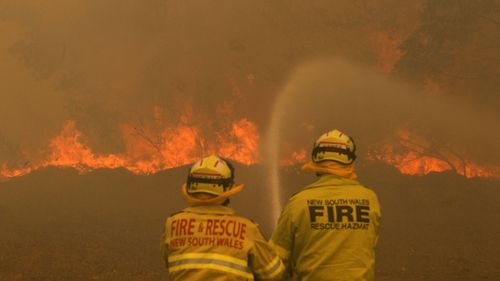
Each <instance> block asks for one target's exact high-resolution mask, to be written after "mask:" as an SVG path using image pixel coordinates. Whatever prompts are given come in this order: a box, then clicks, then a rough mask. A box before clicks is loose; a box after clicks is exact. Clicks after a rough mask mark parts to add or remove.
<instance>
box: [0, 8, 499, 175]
mask: <svg viewBox="0 0 500 281" xmlns="http://www.w3.org/2000/svg"><path fill="white" fill-rule="evenodd" d="M499 15H500V4H499V1H493V0H488V1H468V0H467V1H465V0H461V1H447V0H440V1H432V0H420V1H407V0H402V1H401V0H374V1H313V2H310V1H282V0H274V1H244V0H241V1H229V0H227V1H216V2H214V1H202V0H198V1H190V0H186V1H169V0H163V1H156V0H154V1H139V0H136V1H133V0H125V1H124V0H120V1H115V0H109V1H94V0H91V1H83V2H82V1H76V0H75V1H73V0H50V1H22V0H16V1H8V0H0V75H1V76H0V77H1V83H0V95H1V96H0V100H1V102H0V160H3V161H5V160H8V161H10V162H11V163H14V164H15V165H20V164H19V163H21V164H22V163H23V162H24V161H29V160H30V158H31V157H33V155H36V154H37V153H40V150H43V149H45V147H46V146H47V142H48V140H49V139H50V138H51V137H53V136H54V135H55V134H57V132H58V131H59V130H60V129H61V127H62V125H63V124H64V122H65V121H66V120H68V119H72V120H75V121H76V125H77V127H78V128H79V129H80V130H82V131H83V133H84V134H85V135H86V136H88V140H87V141H88V143H89V145H90V146H91V147H92V148H93V149H94V150H95V151H96V152H98V153H114V152H120V151H123V146H124V144H123V141H122V138H121V136H120V132H119V130H120V125H121V124H124V123H126V124H136V125H137V124H139V125H140V124H144V123H148V122H152V120H154V119H155V118H161V119H162V120H163V121H164V122H165V123H171V124H176V123H177V122H179V116H180V115H181V114H182V113H183V112H185V111H186V108H188V110H191V112H192V113H191V118H190V120H189V122H191V124H194V125H199V126H200V127H201V129H202V131H203V130H205V132H206V133H207V134H209V132H210V131H211V130H212V129H213V128H214V127H215V128H218V127H222V128H223V127H224V126H225V125H226V123H227V122H228V120H235V119H238V118H241V117H245V118H248V119H249V120H251V121H253V122H256V123H257V125H258V129H259V132H260V133H264V132H266V130H267V126H268V124H269V120H270V116H271V112H272V108H273V104H274V101H275V99H276V97H277V96H278V95H279V93H280V92H282V91H283V89H284V88H286V87H287V86H286V85H287V83H288V80H289V78H290V77H291V76H293V75H294V74H293V73H296V71H297V68H299V69H300V67H301V66H302V65H304V64H306V65H307V64H308V63H310V62H311V61H313V62H318V61H323V60H331V58H341V60H343V61H345V63H347V64H349V65H350V64H354V65H355V67H356V68H357V70H355V71H354V73H353V72H352V71H351V73H352V74H353V75H352V76H349V79H347V80H345V79H344V80H343V81H345V82H346V85H347V84H349V83H352V82H354V83H357V87H359V88H356V89H355V88H353V89H352V90H353V91H354V90H358V91H356V94H357V95H358V96H357V97H354V98H352V99H350V98H349V97H347V93H346V92H342V91H341V89H340V88H336V86H337V84H336V83H330V84H328V85H325V87H326V88H327V89H329V90H331V91H329V92H324V91H321V93H320V92H318V91H316V92H315V93H309V92H308V91H307V90H306V89H304V88H300V91H298V92H297V93H296V94H295V95H298V96H300V97H301V99H303V100H306V101H312V103H308V104H309V105H311V106H312V105H317V104H318V103H321V101H320V100H321V98H325V99H327V100H329V102H333V101H336V98H335V95H338V94H340V95H343V97H344V98H345V99H344V101H348V102H347V103H348V104H349V107H348V108H347V109H346V107H345V106H343V107H341V108H342V109H343V110H346V111H347V112H350V109H351V108H353V109H354V112H355V114H353V117H354V116H359V118H360V119H358V120H363V119H365V118H367V116H370V118H369V119H371V118H372V117H373V116H374V115H380V113H383V114H386V116H387V117H389V118H390V120H391V121H390V122H391V124H389V125H390V126H385V125H386V123H387V119H384V120H386V121H385V122H384V124H380V125H381V126H382V127H386V128H387V131H390V129H392V128H395V127H398V126H399V124H397V123H398V121H401V123H402V125H407V124H408V122H410V123H411V122H413V123H412V124H410V126H411V127H412V128H415V129H417V130H420V127H425V129H426V128H427V125H428V124H431V126H434V127H436V124H437V123H441V124H442V126H437V128H436V129H433V130H430V132H429V131H428V130H427V131H426V130H420V131H421V133H422V134H424V135H434V134H435V133H436V131H440V130H441V128H442V127H464V128H465V130H466V131H467V133H464V134H462V133H458V132H457V130H454V131H453V132H454V133H453V139H455V140H462V139H467V142H468V143H470V142H469V140H471V141H473V142H476V141H477V140H478V139H485V138H483V137H482V136H483V135H484V136H487V137H486V138H490V134H491V133H492V132H493V131H495V130H493V127H495V124H496V123H498V120H499V115H498V110H497V108H498V107H499V105H500V99H499V95H498V94H497V93H498V89H499V83H500V82H499V80H498V78H497V77H498V75H499V74H500V64H499V60H500V39H499V38H500V16H499ZM367 69H368V70H367ZM298 71H299V72H300V70H298ZM315 71H316V72H314V73H312V74H310V76H313V77H312V78H311V79H313V80H311V81H309V82H307V83H309V84H310V83H312V81H315V80H314V79H322V81H325V80H331V79H330V78H331V76H335V75H337V74H342V69H338V67H337V65H336V64H335V63H333V65H328V64H323V65H321V66H319V68H317V69H316V70H315ZM366 71H369V73H370V74H369V75H372V73H379V74H380V77H383V76H389V77H391V79H394V80H397V81H400V82H397V83H405V84H406V85H407V86H405V87H407V88H401V87H402V86H394V88H393V86H392V85H393V84H392V82H387V83H385V82H384V83H385V84H384V85H383V86H384V87H388V88H379V89H377V90H374V91H367V90H369V89H370V87H371V86H372V85H369V86H368V87H367V88H364V87H363V85H368V84H367V81H366V76H365V75H364V74H366V73H368V72H366ZM360 74H363V75H360ZM295 75H297V74H295ZM346 75H347V74H346ZM377 75H378V74H377ZM306 76H307V75H306ZM317 76H319V77H317ZM301 79H302V78H301ZM333 79H336V78H335V77H334V78H333ZM377 79H379V78H376V79H375V80H377ZM380 79H385V78H380ZM380 79H379V80H380ZM372 80H373V79H372ZM332 81H333V82H336V81H338V80H332ZM377 81H378V80H377ZM401 81H402V82H401ZM325 83H326V82H325ZM376 83H379V82H376ZM380 83H382V82H380ZM309 84H308V85H307V87H309V86H311V85H309ZM318 87H319V86H318ZM318 87H316V89H318ZM396 88H397V89H401V90H398V91H395V90H394V89H396ZM409 88H412V91H413V92H415V93H416V94H415V95H416V97H415V96H413V97H411V98H410V97H408V94H407V93H406V92H407V89H409ZM385 89H387V90H390V91H391V93H389V94H385V93H384V92H385ZM403 92H405V93H403ZM408 92H410V90H408ZM400 94H401V96H402V97H399V96H398V95H400ZM310 95H315V97H319V99H320V100H319V101H318V98H311V99H309V98H308V97H309V96H310ZM393 98H396V100H395V101H394V99H393ZM347 99H349V100H347ZM360 99H361V100H362V101H361V104H362V103H363V101H366V100H369V101H370V102H371V101H374V102H380V104H381V105H382V106H383V108H380V107H379V106H378V105H377V108H375V107H372V108H371V109H370V111H369V110H368V109H367V108H366V106H363V105H359V106H358V103H357V102H358V101H360ZM387 99H389V100H387ZM409 99H410V100H411V101H409ZM422 100H424V101H422ZM451 101H453V102H451ZM434 102H435V103H437V104H438V105H436V106H434V105H432V106H430V107H431V109H430V110H429V114H427V112H426V111H422V109H423V108H425V109H428V108H429V105H428V104H433V103H434ZM414 103H418V104H420V105H419V106H417V107H412V106H411V105H412V104H414ZM449 103H453V104H458V105H449V106H450V107H451V108H450V110H447V109H445V107H443V106H445V104H449ZM446 106H448V105H446ZM395 107H399V108H400V109H399V110H396V111H390V112H388V111H387V110H386V109H387V108H395ZM155 108H160V109H161V111H160V114H156V113H155V112H154V111H155ZM338 108H339V107H338V106H337V107H336V109H338ZM458 108H461V109H458ZM407 109H408V110H410V111H412V112H417V111H419V112H420V113H419V114H417V113H415V114H414V115H413V116H414V117H413V119H411V118H410V119H411V120H410V121H408V120H406V118H403V119H405V120H400V118H399V117H400V116H405V115H406V110H407ZM425 109H424V110H425ZM464 110H465V111H464ZM467 110H468V111H467ZM374 112H375V113H374ZM384 112H385V113H384ZM479 112H480V113H481V117H477V116H476V114H477V113H479ZM441 113H442V114H441ZM365 114H366V116H365ZM343 115H344V114H343ZM427 115H428V117H429V120H434V121H432V122H424V123H420V121H419V120H418V119H419V118H421V117H422V116H427ZM295 116H296V117H295V118H302V115H300V114H298V115H295ZM380 118H383V117H380ZM377 120H378V119H377ZM300 121H307V120H306V119H305V118H304V119H303V120H302V119H301V120H300ZM314 121H315V120H314ZM359 122H361V121H359ZM469 122H470V123H469ZM379 123H380V122H379ZM207 124H209V125H207ZM370 124H371V123H370ZM464 124H465V125H464ZM358 125H359V123H356V124H354V123H347V124H346V123H344V122H343V123H341V124H338V125H337V124H335V126H336V127H340V128H343V129H344V130H345V131H347V132H349V133H351V134H353V135H359V132H360V130H358V129H357V128H363V130H364V131H366V129H368V128H367V126H368V124H366V126H365V127H357V126H358ZM326 127H328V126H325V127H323V126H320V127H319V128H318V129H317V130H314V131H313V132H312V133H311V135H314V138H315V137H316V134H317V133H318V132H320V131H321V130H324V128H326ZM328 128H329V127H328ZM377 128H380V127H377ZM470 130H471V131H470ZM373 131H374V132H373V133H378V132H379V131H380V130H379V129H377V130H373ZM375 131H376V132H375ZM449 135H450V133H448V134H447V135H446V136H449ZM361 136H362V137H363V138H364V137H365V135H364V134H362V135H361ZM373 136H374V137H378V136H379V135H378V134H374V135H373ZM462 136H464V138H462ZM471 136H478V137H471ZM358 139H360V138H359V137H358ZM490 139H493V140H495V141H496V140H498V137H497V136H496V135H495V136H494V137H492V138H490ZM308 142H309V140H308ZM291 146H297V145H296V144H292V145H291ZM308 146H309V144H308ZM477 147H478V146H475V148H474V147H471V148H466V149H464V148H463V147H460V148H459V149H458V150H465V151H467V153H468V151H473V150H474V149H476V150H477ZM484 151H486V152H487V153H480V154H481V155H483V156H484V155H487V154H488V152H491V150H486V149H485V150H484ZM494 151H498V149H496V150H494ZM476 152H477V151H476ZM467 153H466V154H467ZM473 154H474V153H473ZM493 154H494V155H495V157H496V152H495V153H493ZM478 155H479V154H474V156H473V157H472V156H471V158H474V157H478Z"/></svg>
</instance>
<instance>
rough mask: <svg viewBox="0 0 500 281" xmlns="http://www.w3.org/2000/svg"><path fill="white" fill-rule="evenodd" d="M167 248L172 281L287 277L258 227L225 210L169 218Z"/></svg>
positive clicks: (189, 210)
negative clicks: (283, 275)
mask: <svg viewBox="0 0 500 281" xmlns="http://www.w3.org/2000/svg"><path fill="white" fill-rule="evenodd" d="M162 246H163V252H164V258H165V261H166V264H167V267H168V270H169V277H170V279H171V280H254V279H258V280H280V278H281V276H282V274H283V271H284V266H283V263H282V262H281V259H280V258H279V255H278V254H277V253H276V251H275V250H274V249H273V248H272V247H271V246H270V245H269V244H268V243H267V242H266V241H265V239H264V238H263V236H262V234H261V232H260V230H259V227H258V225H257V224H255V223H254V222H252V221H251V220H249V219H246V218H244V217H240V216H237V215H235V214H234V211H233V209H231V208H229V207H225V206H221V205H206V206H195V207H189V208H186V209H184V210H183V211H182V212H179V213H177V214H174V215H173V216H171V217H169V218H167V220H166V223H165V234H164V239H163V243H162Z"/></svg>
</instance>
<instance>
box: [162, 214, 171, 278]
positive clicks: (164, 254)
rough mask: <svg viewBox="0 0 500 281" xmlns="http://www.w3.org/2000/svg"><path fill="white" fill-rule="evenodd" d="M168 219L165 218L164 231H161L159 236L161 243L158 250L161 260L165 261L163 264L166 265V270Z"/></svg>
mask: <svg viewBox="0 0 500 281" xmlns="http://www.w3.org/2000/svg"><path fill="white" fill-rule="evenodd" d="M169 225H170V224H169V220H168V219H167V220H166V222H165V232H164V233H163V235H162V237H161V244H160V251H161V256H162V258H163V260H164V261H165V266H166V267H167V270H168V246H169V241H170V239H169V237H168V234H169V233H170V232H169V231H168V228H169Z"/></svg>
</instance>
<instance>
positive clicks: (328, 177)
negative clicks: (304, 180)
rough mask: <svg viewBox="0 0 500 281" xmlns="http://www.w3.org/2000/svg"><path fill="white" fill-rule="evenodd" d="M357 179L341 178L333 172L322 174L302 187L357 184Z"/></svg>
mask: <svg viewBox="0 0 500 281" xmlns="http://www.w3.org/2000/svg"><path fill="white" fill-rule="evenodd" d="M359 184H360V183H359V182H358V181H357V180H353V179H348V178H343V177H340V176H337V175H333V174H324V175H321V176H320V177H319V179H318V180H317V181H315V182H314V183H312V184H310V185H308V186H306V187H305V188H304V189H311V188H316V187H324V186H344V185H359Z"/></svg>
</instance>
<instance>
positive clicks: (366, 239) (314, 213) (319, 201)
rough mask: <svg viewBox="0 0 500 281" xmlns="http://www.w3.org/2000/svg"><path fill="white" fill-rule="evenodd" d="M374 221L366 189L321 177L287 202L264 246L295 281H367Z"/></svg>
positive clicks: (374, 203) (376, 213) (376, 208)
mask: <svg viewBox="0 0 500 281" xmlns="http://www.w3.org/2000/svg"><path fill="white" fill-rule="evenodd" d="M380 217H381V215H380V205H379V202H378V199H377V196H376V194H375V193H374V192H373V191H372V190H370V189H368V188H366V187H364V186H362V185H360V183H359V182H358V181H356V180H354V179H347V178H343V177H339V176H336V175H332V174H326V175H322V176H321V177H320V178H319V179H318V180H317V181H316V182H315V183H313V184H311V185H309V186H307V187H305V188H304V189H303V190H302V191H300V192H299V193H297V194H295V195H293V196H292V197H291V198H290V199H289V200H288V202H287V204H286V206H285V207H284V209H283V212H282V214H281V217H280V219H279V221H278V226H277V228H276V230H275V231H274V233H273V235H272V237H271V241H270V242H271V245H272V246H273V247H274V248H275V249H276V250H277V251H278V252H279V254H280V256H281V257H282V259H283V261H284V263H285V266H286V267H287V269H286V271H287V272H288V274H291V272H293V275H296V276H297V277H298V279H299V280H303V281H306V280H312V281H322V280H346V281H347V280H349V281H358V280H359V281H362V280H363V281H365V280H368V281H371V280H373V279H374V265H375V251H374V247H375V245H376V243H377V239H378V230H379V224H380Z"/></svg>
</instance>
